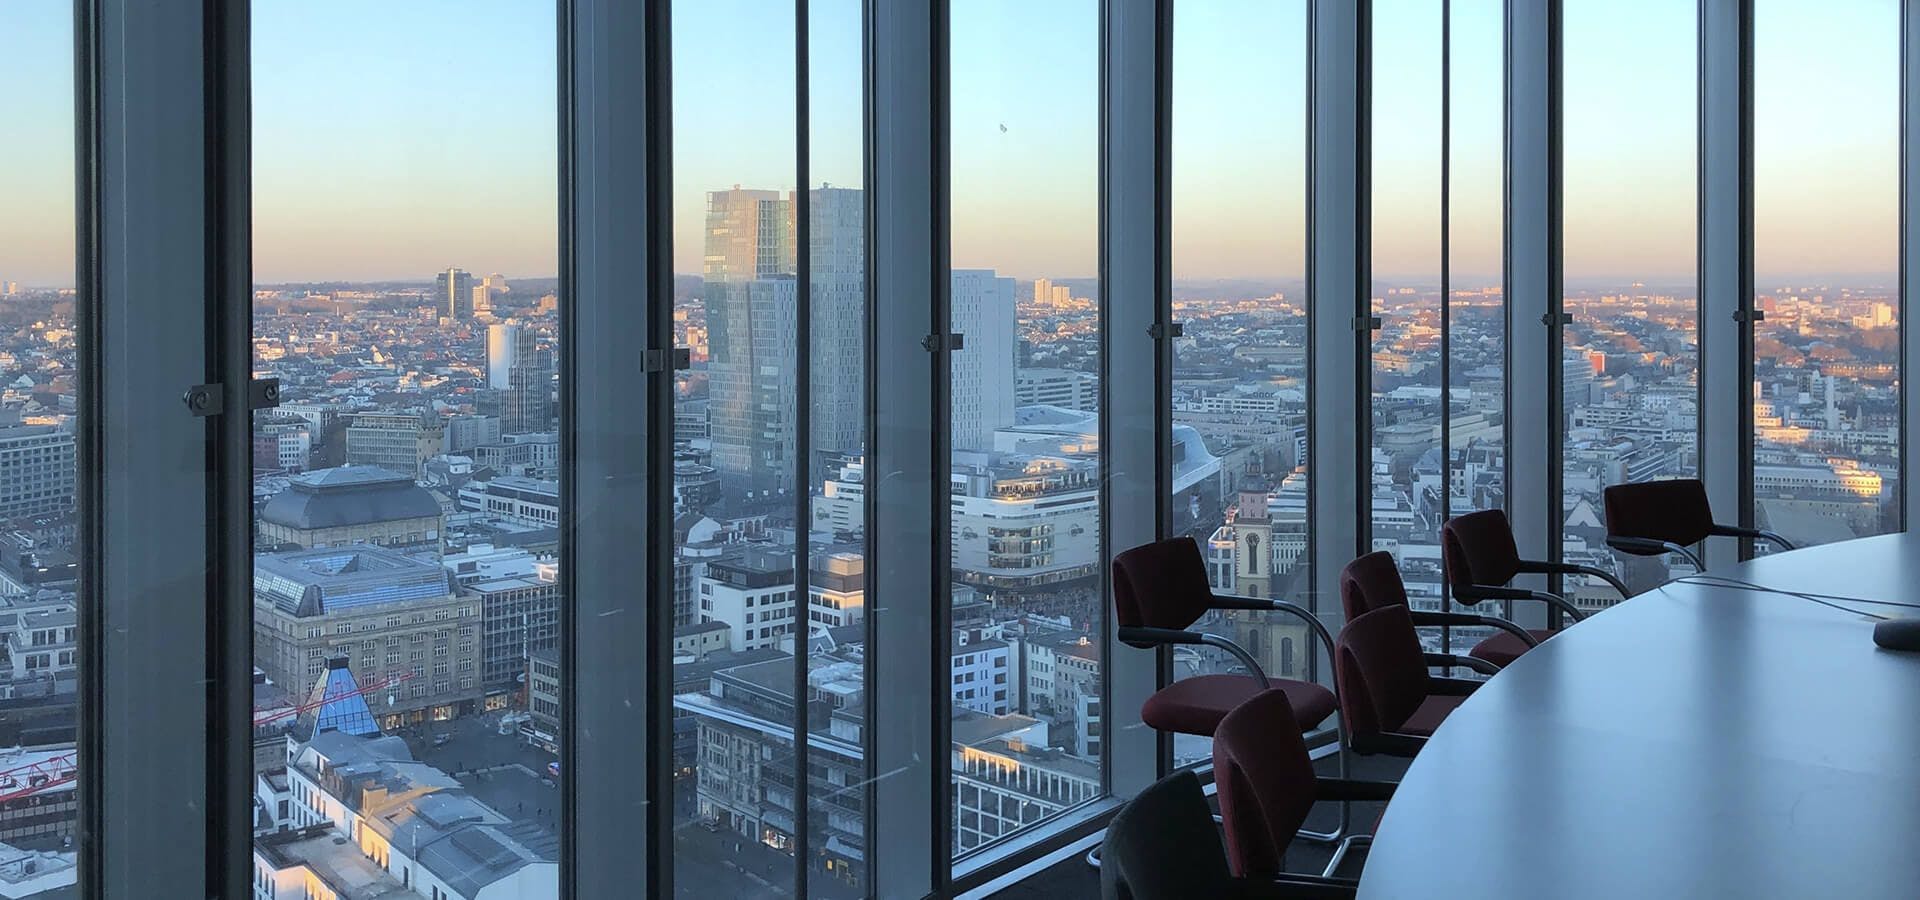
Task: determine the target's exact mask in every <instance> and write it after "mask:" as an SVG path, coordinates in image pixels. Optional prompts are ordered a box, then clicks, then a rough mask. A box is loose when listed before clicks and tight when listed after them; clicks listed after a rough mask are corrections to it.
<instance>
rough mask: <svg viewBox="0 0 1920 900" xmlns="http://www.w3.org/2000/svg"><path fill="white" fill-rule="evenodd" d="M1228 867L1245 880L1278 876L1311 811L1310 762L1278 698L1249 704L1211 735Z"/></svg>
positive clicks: (1273, 694)
mask: <svg viewBox="0 0 1920 900" xmlns="http://www.w3.org/2000/svg"><path fill="white" fill-rule="evenodd" d="M1213 783H1214V785H1215V786H1216V787H1217V788H1218V790H1219V795H1220V819H1221V822H1222V824H1223V826H1224V828H1225V831H1226V838H1227V864H1228V865H1229V866H1230V867H1231V868H1232V871H1233V874H1235V875H1238V876H1240V877H1242V878H1248V877H1256V878H1257V877H1261V876H1272V875H1277V874H1279V873H1280V872H1281V871H1283V866H1284V864H1285V862H1286V855H1287V845H1288V844H1290V843H1292V842H1293V835H1294V832H1296V831H1298V830H1300V824H1301V823H1302V822H1305V821H1306V820H1307V813H1308V812H1309V811H1310V810H1312V809H1313V796H1314V771H1313V759H1312V758H1311V757H1309V756H1308V755H1307V744H1306V741H1304V740H1302V739H1301V737H1300V725H1299V723H1298V722H1296V721H1294V715H1293V704H1291V703H1288V702H1287V694H1286V692H1285V691H1281V690H1271V691H1264V692H1262V693H1259V694H1255V695H1254V696H1252V697H1250V698H1248V699H1247V700H1246V701H1244V702H1242V703H1241V704H1240V705H1239V706H1236V707H1234V708H1233V711H1231V712H1229V713H1227V716H1226V718H1224V719H1221V720H1220V726H1219V727H1218V728H1215V729H1214V731H1213Z"/></svg>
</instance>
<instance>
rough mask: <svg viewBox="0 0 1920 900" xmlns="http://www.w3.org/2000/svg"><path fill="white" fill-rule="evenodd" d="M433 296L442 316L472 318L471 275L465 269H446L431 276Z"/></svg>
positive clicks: (457, 318) (447, 317)
mask: <svg viewBox="0 0 1920 900" xmlns="http://www.w3.org/2000/svg"><path fill="white" fill-rule="evenodd" d="M433 296H434V302H435V305H436V306H438V307H439V308H440V316H441V317H442V318H446V319H455V320H459V319H471V318H473V276H472V275H469V274H467V270H465V269H458V268H455V269H448V270H446V271H445V272H441V273H440V274H438V275H435V276H433Z"/></svg>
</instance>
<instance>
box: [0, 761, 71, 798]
mask: <svg viewBox="0 0 1920 900" xmlns="http://www.w3.org/2000/svg"><path fill="white" fill-rule="evenodd" d="M75 758H76V757H75V753H74V751H72V750H68V751H67V752H65V753H61V754H58V755H55V756H49V757H47V758H46V759H43V760H41V761H39V762H37V763H32V764H29V765H24V766H16V767H14V768H11V769H7V770H5V771H0V805H4V804H6V803H7V802H8V801H10V800H17V799H19V798H21V797H25V796H27V795H28V794H37V793H39V792H41V791H44V790H47V789H48V788H54V787H59V786H60V785H63V784H70V783H72V782H73V780H74V779H75V778H77V777H78V776H79V770H78V768H77V767H76V766H75V764H74V760H75Z"/></svg>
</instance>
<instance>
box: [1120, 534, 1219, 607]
mask: <svg viewBox="0 0 1920 900" xmlns="http://www.w3.org/2000/svg"><path fill="white" fill-rule="evenodd" d="M1212 603H1213V586H1212V585H1211V584H1210V583H1209V582H1208V581H1207V563H1206V560H1204V559H1202V558H1201V557H1200V545H1198V544H1196V543H1194V542H1193V538H1189V537H1178V538H1168V539H1167V540H1164V541H1154V542H1153V543H1151V544H1142V545H1140V546H1138V547H1135V548H1133V549H1131V550H1127V551H1125V552H1122V553H1121V554H1120V555H1118V556H1115V557H1114V558H1113V611H1114V615H1115V617H1116V618H1117V619H1119V622H1120V624H1121V625H1122V626H1125V627H1128V628H1138V627H1147V628H1185V627H1187V626H1189V625H1192V624H1193V623H1194V622H1195V621H1196V620H1198V619H1199V618H1200V616H1202V615H1203V614H1205V613H1206V611H1207V607H1209V606H1210V605H1212Z"/></svg>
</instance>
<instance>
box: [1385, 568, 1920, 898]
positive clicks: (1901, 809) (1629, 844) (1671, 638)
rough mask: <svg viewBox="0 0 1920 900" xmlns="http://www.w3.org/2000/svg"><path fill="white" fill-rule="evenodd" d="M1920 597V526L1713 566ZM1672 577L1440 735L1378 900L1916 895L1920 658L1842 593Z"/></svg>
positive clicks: (1410, 790) (1566, 638)
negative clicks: (1892, 643)
mask: <svg viewBox="0 0 1920 900" xmlns="http://www.w3.org/2000/svg"><path fill="white" fill-rule="evenodd" d="M1700 578H1701V580H1702V581H1704V580H1708V579H1714V578H1720V579H1736V580H1738V581H1741V582H1746V583H1748V584H1750V585H1755V586H1765V587H1768V588H1779V589H1784V590H1791V591H1796V592H1800V593H1815V594H1823V595H1842V596H1846V597H1850V598H1865V599H1873V600H1889V601H1896V602H1901V603H1920V536H1916V535H1913V534H1897V535H1887V536H1883V537H1870V538H1859V539H1855V540H1851V541H1846V542H1843V543H1838V544H1830V545H1826V546H1821V547H1811V548H1806V549H1801V550H1795V551H1791V552H1786V553H1779V554H1774V555H1770V556H1765V557H1761V558H1759V559H1756V560H1752V561H1750V562H1745V563H1740V564H1738V565H1730V566H1724V567H1720V568H1717V569H1713V570H1709V571H1708V572H1707V573H1705V574H1704V575H1703V576H1700ZM1842 605H1843V606H1846V607H1849V609H1847V610H1841V609H1832V608H1828V607H1826V606H1822V605H1819V604H1817V603H1815V602H1812V601H1810V600H1808V599H1804V598H1801V597H1796V596H1791V595H1786V594H1780V593H1773V592H1767V591H1758V590H1754V589H1753V588H1751V587H1745V588H1743V587H1737V586H1733V585H1729V584H1726V583H1724V582H1716V585H1708V584H1702V583H1687V582H1676V583H1669V584H1668V585H1666V586H1664V587H1660V588H1656V589H1654V590H1651V591H1648V592H1647V593H1643V594H1640V595H1638V596H1636V597H1634V598H1632V599H1630V600H1627V601H1626V602H1624V603H1621V604H1619V605H1617V606H1614V607H1611V608H1609V609H1606V610H1604V611H1602V612H1600V613H1598V614H1596V615H1593V616H1590V617H1588V618H1587V619H1586V620H1585V621H1582V622H1580V623H1578V624H1576V625H1574V626H1573V627H1572V628H1571V629H1569V630H1567V631H1566V632H1564V633H1562V634H1560V635H1557V636H1555V637H1553V638H1551V639H1549V640H1547V641H1545V642H1543V643H1541V645H1540V646H1538V647H1536V648H1534V649H1532V650H1530V651H1528V652H1527V653H1526V654H1525V655H1524V656H1522V657H1520V658H1519V659H1518V660H1516V661H1515V662H1514V663H1513V665H1511V666H1509V667H1507V668H1506V669H1505V670H1504V671H1502V672H1501V673H1499V674H1498V675H1495V676H1494V677H1493V678H1492V679H1491V680H1489V681H1488V682H1487V683H1486V684H1485V685H1483V686H1482V687H1481V688H1480V689H1479V690H1477V691H1475V692H1474V694H1473V696H1472V697H1470V698H1469V699H1468V700H1467V701H1466V702H1465V703H1464V704H1462V705H1461V706H1460V707H1459V709H1457V710H1455V711H1454V712H1453V714H1452V715H1450V716H1449V717H1448V718H1447V720H1446V722H1445V723H1443V724H1442V725H1441V726H1440V728H1439V729H1438V730H1437V731H1436V732H1435V733H1434V735H1433V738H1432V739H1431V741H1430V742H1429V743H1428V744H1427V746H1426V747H1425V749H1423V750H1422V751H1421V752H1420V754H1419V756H1418V757H1417V758H1415V759H1414V761H1413V763H1412V765H1411V766H1410V767H1409V768H1408V770H1407V772H1406V776H1405V778H1404V780H1402V782H1401V784H1400V788H1399V790H1398V791H1397V792H1396V793H1395V794H1394V797H1393V800H1392V802H1390V803H1389V804H1388V805H1387V810H1386V815H1385V817H1384V818H1383V819H1382V820H1381V822H1380V826H1379V829H1378V832H1377V836H1376V837H1375V839H1374V842H1373V846H1372V849H1371V850H1370V851H1369V852H1368V854H1367V859H1366V868H1365V871H1364V874H1363V875H1362V876H1361V879H1360V896H1361V897H1363V898H1400V897H1418V898H1425V897H1437V898H1452V897H1459V898H1476V900H1490V898H1507V897H1514V898H1529V900H1532V898H1586V897H1593V898H1609V900H1615V898H1645V897H1716V898H1717V897H1727V898H1765V897H1815V898H1821V900H1840V898H1861V897H1899V898H1904V900H1911V898H1916V897H1920V654H1910V653H1895V652H1892V651H1887V650H1882V649H1879V648H1878V647H1876V646H1875V645H1874V643H1873V637H1872V631H1873V628H1872V625H1873V620H1872V619H1870V618H1867V617H1865V616H1863V615H1860V614H1859V613H1858V612H1856V611H1855V610H1867V611H1873V612H1876V613H1878V614H1881V615H1890V616H1891V615H1907V616H1920V609H1903V608H1899V607H1888V606H1876V605H1871V604H1865V603H1859V602H1847V603H1843V604H1842Z"/></svg>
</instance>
